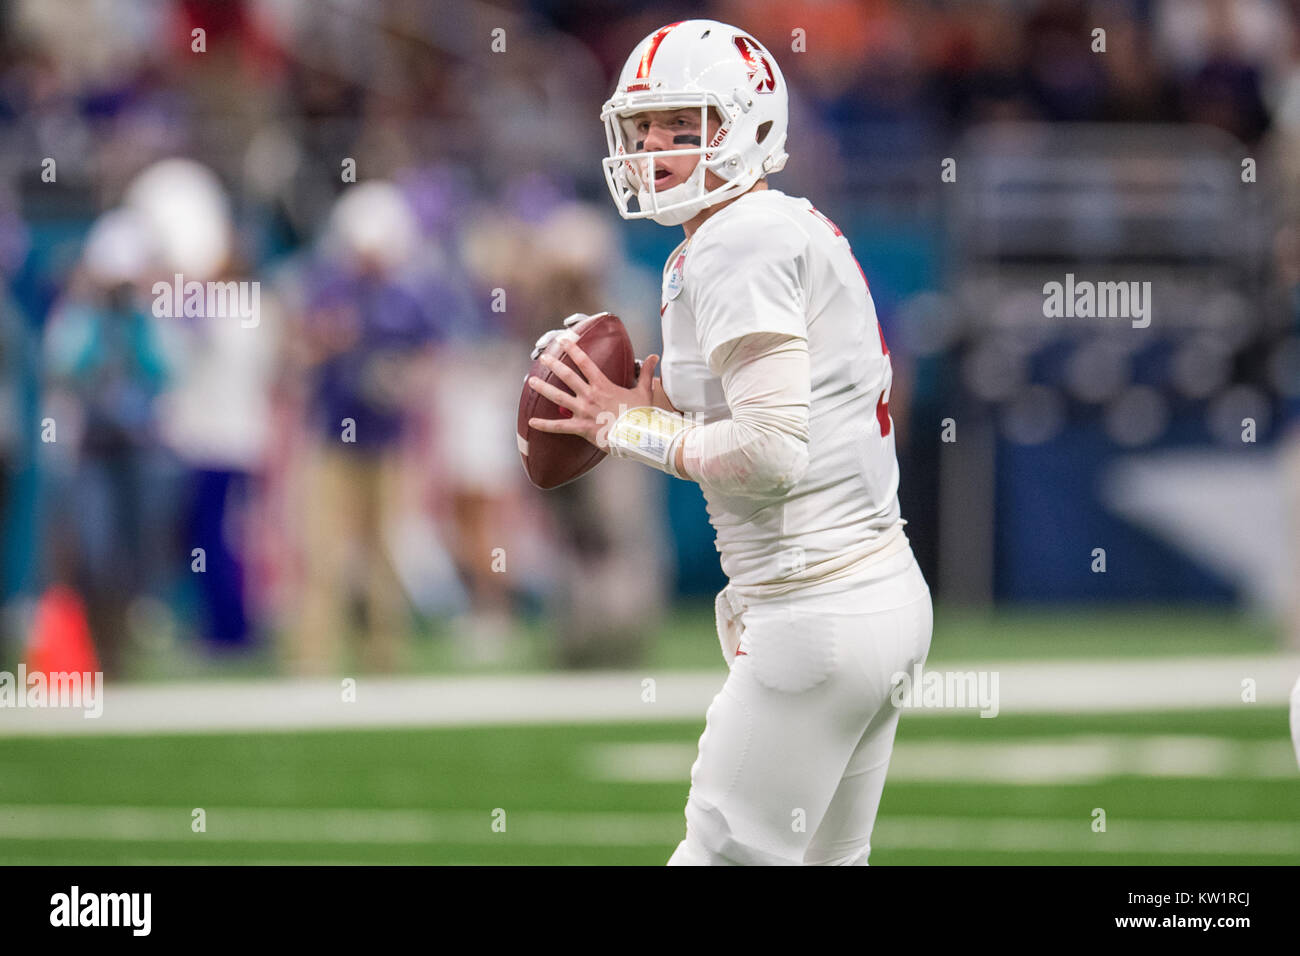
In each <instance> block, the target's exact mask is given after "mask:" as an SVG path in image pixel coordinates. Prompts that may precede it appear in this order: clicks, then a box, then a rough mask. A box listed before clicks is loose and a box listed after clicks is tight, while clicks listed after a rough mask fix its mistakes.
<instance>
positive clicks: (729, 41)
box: [600, 20, 790, 226]
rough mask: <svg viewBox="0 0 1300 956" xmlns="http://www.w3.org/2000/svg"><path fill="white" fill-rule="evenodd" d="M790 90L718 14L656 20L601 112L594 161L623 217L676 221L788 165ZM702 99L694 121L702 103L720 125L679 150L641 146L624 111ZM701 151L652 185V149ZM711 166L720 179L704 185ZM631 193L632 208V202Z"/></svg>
mask: <svg viewBox="0 0 1300 956" xmlns="http://www.w3.org/2000/svg"><path fill="white" fill-rule="evenodd" d="M789 102H790V98H789V96H788V94H787V92H786V88H785V77H784V76H783V75H782V74H781V68H780V67H778V66H777V64H776V60H775V59H774V58H773V57H772V55H771V54H770V53H768V51H767V50H766V49H765V48H764V47H763V45H762V44H761V43H759V42H758V41H757V40H755V39H754V38H753V37H751V36H750V35H749V34H747V33H746V32H745V31H743V30H739V29H737V28H736V27H732V26H728V25H727V24H725V23H719V22H718V21H717V20H683V21H681V22H679V23H670V24H668V25H667V26H665V27H660V28H659V29H658V30H656V31H655V32H654V33H652V34H650V35H649V36H648V37H646V38H645V39H644V40H642V41H641V42H640V43H638V44H637V46H636V49H634V50H633V51H632V55H631V56H630V57H628V60H627V63H626V64H625V65H624V66H623V71H622V73H621V74H620V75H619V78H618V86H617V87H616V88H615V90H614V95H613V96H611V97H610V98H609V99H608V100H607V101H606V102H605V105H604V107H603V108H602V109H601V111H600V118H601V119H602V120H603V121H604V123H605V135H606V139H607V141H608V143H609V156H607V157H606V158H605V159H604V160H602V161H601V166H602V168H603V169H604V172H605V182H606V183H607V184H608V185H609V191H610V194H611V195H612V196H613V197H614V203H615V204H616V205H617V206H618V211H619V214H620V215H622V217H623V218H624V219H647V218H649V219H653V220H654V221H655V222H657V223H659V224H660V225H664V226H676V225H680V224H681V223H683V222H686V221H687V220H688V219H691V218H693V217H694V216H695V215H696V214H697V213H698V212H700V210H702V209H705V208H707V207H709V206H712V205H714V204H715V203H719V202H722V201H724V200H726V199H731V198H733V197H735V196H739V195H740V194H741V193H743V192H745V191H746V190H748V189H749V188H750V187H751V186H753V185H754V183H756V182H757V181H758V180H759V178H760V177H762V176H765V175H767V174H768V173H775V172H777V171H779V170H780V169H781V168H782V167H784V166H785V161H786V152H785V136H786V128H787V125H788V114H789ZM685 107H699V110H700V130H701V132H703V131H706V130H707V129H708V116H709V107H713V108H715V109H716V110H717V111H718V113H719V114H720V116H721V118H722V125H721V126H719V128H718V131H717V133H715V134H714V136H713V138H712V139H711V140H709V141H708V142H701V143H700V145H699V146H695V147H689V148H684V149H673V150H664V151H662V152H654V151H650V152H643V151H641V150H639V149H638V148H637V135H636V130H635V128H634V124H633V123H632V122H631V121H630V119H629V117H631V116H633V115H634V114H636V113H641V112H644V111H648V110H675V109H682V108H685ZM656 155H657V156H661V157H662V156H699V157H700V161H699V162H698V163H697V164H696V166H695V169H694V171H693V172H692V173H691V175H690V177H689V178H688V179H687V180H686V182H684V183H681V184H679V185H677V186H672V187H670V188H669V189H665V190H663V191H662V192H659V191H657V190H656V189H655V188H654V171H653V170H654V163H653V160H651V159H649V157H652V156H656ZM706 170H708V171H710V172H713V173H714V174H716V175H717V176H718V177H719V178H720V179H722V180H724V181H725V182H724V184H723V185H722V186H719V187H718V188H716V189H711V190H706V189H705V186H704V173H705V171H706ZM633 196H636V200H637V210H636V211H635V212H634V211H632V210H631V209H630V208H629V203H630V201H631V199H632V197H633Z"/></svg>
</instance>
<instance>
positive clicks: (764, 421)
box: [675, 406, 808, 497]
mask: <svg viewBox="0 0 1300 956" xmlns="http://www.w3.org/2000/svg"><path fill="white" fill-rule="evenodd" d="M807 412H808V410H807V407H806V406H802V407H801V406H785V407H780V408H770V409H765V410H763V411H762V412H757V413H756V412H753V411H751V412H749V413H748V414H747V415H745V416H744V417H742V418H741V419H735V418H732V419H729V420H724V421H719V422H713V423H711V424H708V425H701V426H698V427H695V428H691V429H688V430H687V431H686V432H684V433H683V435H682V438H681V440H680V441H679V442H678V444H677V449H676V461H675V464H676V467H677V473H678V474H679V475H681V476H682V477H684V478H687V479H689V480H691V481H695V482H698V483H699V484H700V486H701V487H703V488H707V489H709V490H712V491H716V492H718V493H720V494H724V495H735V496H740V497H765V496H768V495H780V494H784V493H785V492H787V491H789V490H790V489H791V488H793V487H794V485H795V483H796V482H798V480H799V479H800V478H802V477H803V474H804V472H805V471H806V470H807V469H808V435H807ZM801 415H802V427H801V424H800V419H801Z"/></svg>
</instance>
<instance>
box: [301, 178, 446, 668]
mask: <svg viewBox="0 0 1300 956" xmlns="http://www.w3.org/2000/svg"><path fill="white" fill-rule="evenodd" d="M417 238H418V232H417V228H416V223H415V219H414V216H413V215H412V213H411V211H410V208H409V207H408V205H407V203H406V200H405V199H404V197H403V196H402V194H401V193H400V192H399V191H398V189H397V188H396V187H395V186H392V185H391V184H388V183H382V182H371V183H365V184H362V185H358V186H354V187H352V188H350V189H349V190H347V191H346V192H345V193H344V194H343V196H342V198H341V199H340V200H339V201H338V203H337V204H336V205H335V208H334V213H333V215H332V217H331V219H330V225H329V229H328V233H327V236H326V239H327V242H326V246H325V251H326V255H327V257H328V258H327V260H326V261H324V262H322V263H321V267H320V273H319V277H318V278H319V286H317V287H316V289H315V290H314V294H313V295H312V296H311V301H310V304H309V306H308V314H307V316H306V318H305V321H304V322H303V323H302V327H301V329H299V330H298V337H297V338H296V341H295V342H294V343H293V344H294V345H295V346H296V348H297V349H298V357H299V359H300V361H302V362H303V363H304V364H305V366H306V367H307V368H308V370H309V375H310V380H311V383H312V384H311V395H312V399H311V421H310V423H309V427H310V432H311V435H312V438H313V441H312V443H311V444H312V447H311V449H310V451H309V453H308V454H309V460H308V462H307V463H306V469H305V476H304V477H305V480H304V488H303V496H302V517H301V520H302V530H303V546H304V554H303V557H304V561H305V564H306V567H305V575H306V577H305V581H304V588H303V591H304V593H303V595H302V604H301V608H300V612H299V615H298V619H297V621H296V622H295V626H294V627H293V628H292V635H291V644H290V648H289V654H290V658H291V664H292V666H293V668H294V669H295V670H297V671H298V672H300V673H310V672H319V671H333V670H334V669H335V668H336V667H337V665H338V657H337V655H338V652H339V650H340V647H341V645H342V638H343V636H344V635H345V634H346V633H347V632H348V631H349V630H350V629H349V628H348V622H349V621H350V619H351V613H350V612H351V610H352V607H353V605H352V600H351V599H352V597H353V595H354V589H356V588H357V587H359V589H360V591H361V595H360V598H361V605H362V610H363V614H364V617H365V625H364V630H365V641H364V644H363V646H362V653H361V656H360V662H361V665H362V666H363V667H364V668H366V669H370V670H378V671H389V670H393V669H394V668H395V667H397V666H398V664H399V662H400V660H401V654H402V652H403V643H404V639H405V637H406V636H408V635H409V633H410V625H411V622H410V619H409V607H408V604H407V600H406V596H405V594H404V593H403V590H402V586H401V583H400V580H399V577H398V574H397V571H396V568H395V567H394V563H393V558H392V553H391V550H390V547H389V541H390V535H391V532H392V528H393V527H394V525H395V524H396V523H397V522H398V521H399V520H400V507H401V506H402V503H403V489H402V484H401V478H402V474H401V470H400V465H401V460H402V459H401V442H402V440H403V438H404V437H405V433H406V430H407V425H408V420H409V418H410V415H411V406H410V396H411V395H412V394H417V393H416V392H415V390H414V388H413V386H414V384H415V383H416V381H417V379H418V377H420V376H422V375H425V374H427V370H426V367H425V364H424V363H425V361H426V360H427V355H428V348H429V346H430V345H431V343H432V342H433V340H434V333H435V326H434V322H433V317H432V316H431V315H430V314H429V312H428V311H427V309H426V308H425V307H424V305H423V304H422V303H421V301H420V300H419V299H418V298H417V296H416V295H415V294H414V293H413V292H412V291H411V289H410V288H408V286H407V285H406V284H405V283H404V282H403V279H402V276H401V269H402V267H403V266H404V265H406V264H407V263H408V262H409V260H410V258H411V256H412V255H413V254H414V247H415V243H416V241H417Z"/></svg>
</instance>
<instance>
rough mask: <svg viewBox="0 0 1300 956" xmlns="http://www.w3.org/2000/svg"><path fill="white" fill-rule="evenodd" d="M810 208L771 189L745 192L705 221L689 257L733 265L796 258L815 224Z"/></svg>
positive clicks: (800, 200) (692, 241)
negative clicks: (715, 259) (804, 219)
mask: <svg viewBox="0 0 1300 956" xmlns="http://www.w3.org/2000/svg"><path fill="white" fill-rule="evenodd" d="M811 209H812V205H811V204H810V203H809V202H808V200H806V199H796V198H794V197H792V196H787V195H785V194H784V193H781V192H778V191H776V190H773V189H765V190H761V191H759V192H755V193H747V194H745V195H744V196H742V197H741V198H740V199H737V200H736V201H735V202H734V203H733V204H732V205H731V206H729V207H728V208H726V209H724V210H722V211H721V212H720V213H718V214H717V215H716V216H714V217H712V218H711V219H707V220H705V222H704V224H703V225H702V226H700V228H699V229H698V230H696V233H695V236H694V237H693V238H692V240H691V242H690V248H689V250H688V252H689V255H690V256H691V257H694V258H696V259H701V258H709V259H714V258H718V259H720V261H722V262H725V263H728V264H729V265H733V266H734V265H743V264H744V263H746V262H755V261H757V262H762V261H771V260H774V259H789V258H795V257H798V256H800V255H802V254H803V253H804V252H805V251H806V249H807V247H808V245H809V241H810V231H809V224H815V221H814V219H813V216H812V215H811V214H810V210H811ZM803 218H807V220H808V222H807V223H805V222H803V221H802V219H803Z"/></svg>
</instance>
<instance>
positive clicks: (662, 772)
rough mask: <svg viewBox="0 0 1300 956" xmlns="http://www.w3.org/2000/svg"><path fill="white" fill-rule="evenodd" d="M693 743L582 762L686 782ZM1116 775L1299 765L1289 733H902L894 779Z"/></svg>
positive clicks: (607, 774) (1291, 772)
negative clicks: (1272, 736)
mask: <svg viewBox="0 0 1300 956" xmlns="http://www.w3.org/2000/svg"><path fill="white" fill-rule="evenodd" d="M695 756H696V745H695V744H694V743H676V742H667V741H665V742H657V741H656V742H648V743H647V742H641V741H629V742H627V743H611V744H593V745H590V746H588V747H586V748H584V751H583V755H582V758H581V760H582V765H581V767H580V770H581V772H583V773H584V774H585V775H586V776H587V777H588V778H589V779H592V780H599V781H603V782H606V783H684V782H685V781H687V780H689V779H690V771H691V764H692V763H694V761H695ZM1118 776H1143V777H1188V778H1210V779H1213V778H1220V779H1223V778H1228V779H1233V780H1241V779H1274V780H1294V781H1296V782H1297V783H1300V767H1297V765H1296V755H1295V751H1294V750H1292V748H1291V742H1290V741H1289V740H1284V739H1279V740H1264V741H1242V740H1238V739H1235V738H1231V737H1193V736H1179V735H1163V734H1162V735H1149V734H1094V735H1079V736H1066V737H1027V738H1015V739H1009V738H1001V739H999V740H997V741H979V740H966V739H963V740H916V741H908V740H903V741H900V742H899V743H898V744H897V745H896V746H895V747H894V753H893V756H892V757H891V758H890V762H889V782H890V783H900V782H961V783H991V784H1012V785H1018V786H1019V785H1027V784H1054V785H1061V784H1069V783H1092V782H1096V781H1099V780H1105V779H1108V778H1112V777H1118Z"/></svg>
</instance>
